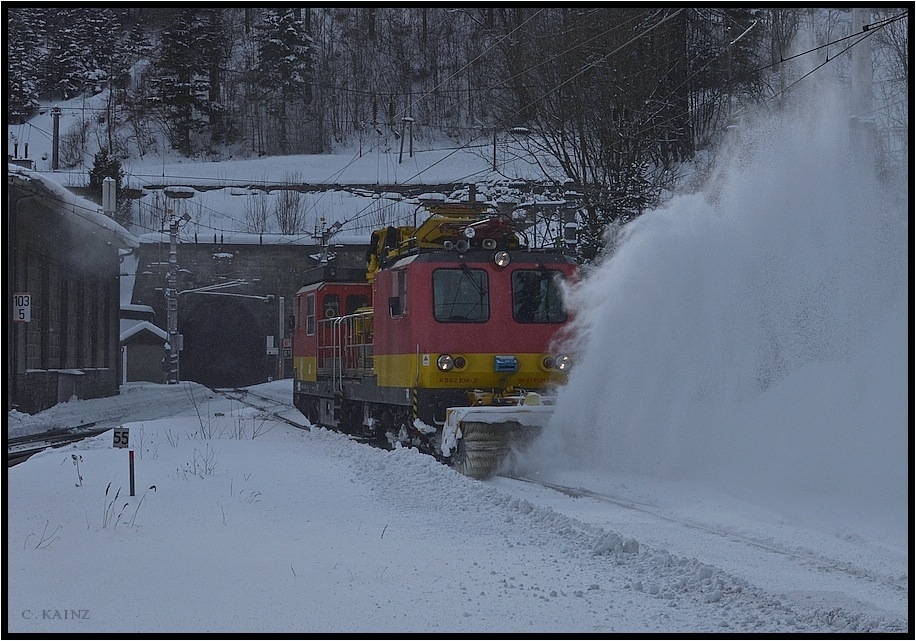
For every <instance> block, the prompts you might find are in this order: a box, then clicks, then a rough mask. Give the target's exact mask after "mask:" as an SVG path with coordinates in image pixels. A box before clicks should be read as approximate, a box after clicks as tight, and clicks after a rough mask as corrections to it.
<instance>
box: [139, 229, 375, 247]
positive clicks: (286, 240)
mask: <svg viewBox="0 0 916 641" xmlns="http://www.w3.org/2000/svg"><path fill="white" fill-rule="evenodd" d="M214 238H215V239H216V240H213V239H214ZM369 238H370V234H369V232H366V233H365V234H335V235H334V236H333V238H332V239H331V244H332V245H366V244H368V243H369ZM138 240H139V242H140V243H141V244H160V243H164V244H168V243H169V242H171V239H170V238H169V234H167V233H163V232H150V233H148V234H142V235H140V236H139V237H138ZM210 241H213V242H215V243H218V244H220V245H311V246H317V245H319V244H320V243H319V241H318V240H316V239H315V238H314V237H313V236H312V235H311V234H295V235H293V234H252V233H248V232H237V231H220V232H212V233H210V232H203V233H198V234H197V237H196V238H195V236H194V233H193V232H190V231H185V230H181V231H179V233H178V242H179V243H195V242H196V243H207V242H210Z"/></svg>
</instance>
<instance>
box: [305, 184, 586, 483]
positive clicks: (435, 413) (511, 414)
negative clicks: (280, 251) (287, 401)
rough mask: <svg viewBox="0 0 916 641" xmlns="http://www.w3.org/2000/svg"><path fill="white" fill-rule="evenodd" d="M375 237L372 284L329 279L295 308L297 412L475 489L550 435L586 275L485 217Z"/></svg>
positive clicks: (348, 272) (316, 278) (437, 212)
mask: <svg viewBox="0 0 916 641" xmlns="http://www.w3.org/2000/svg"><path fill="white" fill-rule="evenodd" d="M426 207H427V209H428V210H429V213H430V215H429V218H428V219H427V220H426V221H425V222H423V223H422V224H420V225H419V226H403V227H387V228H384V229H379V230H377V231H375V232H373V234H372V239H371V242H370V249H369V251H368V252H367V255H366V262H367V267H366V269H365V270H361V269H360V270H356V269H347V268H340V267H330V266H328V265H322V266H319V267H317V268H315V269H313V270H311V272H310V273H309V274H308V277H307V280H306V284H305V285H304V286H303V287H302V288H301V289H300V290H299V291H298V293H297V295H296V302H295V310H294V315H293V319H292V320H291V324H292V325H293V350H294V351H293V360H294V367H295V380H294V384H293V401H294V404H295V406H296V407H297V408H298V409H299V410H300V411H301V412H302V413H303V414H304V415H305V416H306V417H307V418H308V419H309V421H310V422H312V423H313V424H318V425H322V426H324V427H327V428H329V429H333V430H338V431H341V432H344V433H347V434H351V435H354V436H357V437H361V438H363V439H365V440H368V441H371V442H373V443H375V444H378V445H381V446H383V447H389V448H395V447H399V446H405V447H415V448H417V449H418V450H420V451H421V452H425V453H427V454H430V455H432V456H435V457H436V458H437V459H439V460H441V461H443V462H444V463H447V464H449V465H451V466H452V467H454V468H455V469H456V470H458V471H459V472H461V473H463V474H466V475H468V476H471V477H474V478H480V479H482V478H487V477H489V476H491V475H493V474H494V473H496V472H497V471H498V469H499V467H500V465H501V464H502V463H503V461H504V459H505V458H506V456H507V455H508V454H509V452H510V451H511V450H512V449H513V448H514V447H518V446H522V445H524V444H525V443H527V442H528V441H530V439H531V438H532V437H533V436H534V435H535V434H536V433H537V431H538V430H541V429H543V428H544V427H545V426H546V425H547V421H548V420H549V417H550V411H551V406H550V404H549V400H548V399H547V397H546V396H545V393H546V392H549V391H550V390H551V389H552V388H553V387H554V386H555V385H557V384H561V383H563V382H564V381H565V380H566V375H567V373H568V370H569V368H570V366H571V359H570V357H569V356H568V355H566V354H558V353H554V352H551V351H549V348H550V345H551V341H552V339H553V338H554V337H555V335H556V333H557V331H558V330H559V329H560V328H562V327H563V326H564V325H565V323H566V322H567V312H566V309H565V307H564V306H563V301H562V296H561V293H562V292H561V282H562V281H563V280H564V279H568V278H570V277H571V276H572V275H573V274H574V272H575V269H576V265H575V261H574V259H573V257H572V256H570V255H568V254H567V253H566V252H565V251H564V250H562V249H557V248H534V247H530V246H529V245H528V243H527V238H526V236H525V233H524V231H523V230H522V229H521V228H520V227H518V226H517V225H516V223H515V222H514V220H513V219H512V218H511V217H510V216H506V215H502V214H499V213H498V212H496V211H495V210H493V209H492V207H490V206H489V205H485V204H482V203H477V202H474V203H469V202H463V203H442V202H440V203H437V204H427V205H426Z"/></svg>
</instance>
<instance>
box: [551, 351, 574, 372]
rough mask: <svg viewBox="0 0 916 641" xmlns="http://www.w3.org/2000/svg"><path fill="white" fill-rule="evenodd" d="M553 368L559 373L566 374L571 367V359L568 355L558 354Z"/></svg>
mask: <svg viewBox="0 0 916 641" xmlns="http://www.w3.org/2000/svg"><path fill="white" fill-rule="evenodd" d="M554 367H556V368H557V369H558V370H560V371H561V372H568V371H569V370H570V368H571V367H572V357H571V356H570V355H569V354H558V355H557V360H556V361H555V363H554Z"/></svg>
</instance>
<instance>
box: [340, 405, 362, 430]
mask: <svg viewBox="0 0 916 641" xmlns="http://www.w3.org/2000/svg"><path fill="white" fill-rule="evenodd" d="M338 429H340V431H341V432H343V433H344V434H362V432H363V404H362V403H360V402H358V401H341V403H340V423H339V425H338Z"/></svg>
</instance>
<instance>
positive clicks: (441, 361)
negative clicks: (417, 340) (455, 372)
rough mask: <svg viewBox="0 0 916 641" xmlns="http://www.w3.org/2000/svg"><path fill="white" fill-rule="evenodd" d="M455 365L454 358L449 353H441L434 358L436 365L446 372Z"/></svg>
mask: <svg viewBox="0 0 916 641" xmlns="http://www.w3.org/2000/svg"><path fill="white" fill-rule="evenodd" d="M454 366H455V359H454V358H452V357H451V355H450V354H442V355H440V356H439V358H437V359H436V367H438V368H439V369H441V370H442V371H443V372H447V371H449V370H450V369H452V368H453V367H454Z"/></svg>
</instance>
